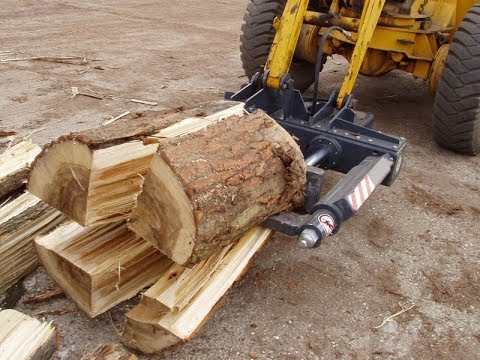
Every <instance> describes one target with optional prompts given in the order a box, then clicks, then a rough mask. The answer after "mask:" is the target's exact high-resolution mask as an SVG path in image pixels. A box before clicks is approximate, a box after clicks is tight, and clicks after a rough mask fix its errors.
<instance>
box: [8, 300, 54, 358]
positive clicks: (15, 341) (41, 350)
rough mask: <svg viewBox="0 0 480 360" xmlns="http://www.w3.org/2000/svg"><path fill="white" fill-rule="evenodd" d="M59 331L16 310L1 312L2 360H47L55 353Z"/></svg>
mask: <svg viewBox="0 0 480 360" xmlns="http://www.w3.org/2000/svg"><path fill="white" fill-rule="evenodd" d="M56 342H57V331H56V329H55V327H54V326H53V325H52V324H51V323H42V322H40V321H38V320H37V319H35V318H32V317H30V316H28V315H25V314H22V313H21V312H18V311H16V310H10V309H8V310H3V311H0V359H19V360H21V359H30V360H44V359H45V360H47V359H50V358H51V357H52V355H53V353H54V352H55V349H56Z"/></svg>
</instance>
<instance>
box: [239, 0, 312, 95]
mask: <svg viewBox="0 0 480 360" xmlns="http://www.w3.org/2000/svg"><path fill="white" fill-rule="evenodd" d="M286 3H287V0H251V2H250V3H249V4H248V7H247V11H246V13H245V16H244V17H243V20H244V23H243V25H242V35H241V36H240V43H241V45H240V52H241V59H242V65H243V69H244V70H245V74H246V75H247V76H248V78H249V79H250V78H251V77H252V76H253V75H255V74H256V73H257V72H259V71H261V70H262V68H263V66H264V65H265V63H266V62H267V58H268V55H269V53H270V49H271V47H272V44H273V39H274V37H275V29H274V28H273V20H274V19H275V18H276V17H278V18H280V17H281V16H282V14H283V10H284V9H285V5H286ZM290 76H291V77H292V79H293V81H294V84H295V88H296V89H298V90H300V91H305V90H307V89H308V88H309V87H310V86H311V85H312V84H313V82H314V80H315V65H314V64H310V63H308V62H306V61H301V60H296V59H293V61H292V65H291V66H290Z"/></svg>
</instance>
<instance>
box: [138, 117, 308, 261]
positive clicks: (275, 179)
mask: <svg viewBox="0 0 480 360" xmlns="http://www.w3.org/2000/svg"><path fill="white" fill-rule="evenodd" d="M181 134H182V136H169V138H164V139H161V138H159V139H158V142H159V149H158V152H157V153H156V154H155V156H154V158H153V161H152V163H151V167H150V170H149V172H148V173H147V175H146V177H145V181H144V185H143V190H142V193H141V194H140V195H139V197H138V201H137V206H136V208H135V209H134V210H133V211H132V214H131V217H130V223H129V226H130V228H131V229H133V230H134V231H135V232H136V233H137V234H139V235H140V236H141V237H142V238H144V239H145V240H148V241H150V242H151V243H152V244H153V245H154V246H155V247H157V248H158V249H160V250H161V251H162V252H163V253H165V254H166V255H167V256H168V257H170V258H171V259H172V260H173V261H175V262H176V263H178V264H181V265H185V266H192V265H194V264H196V263H198V262H199V261H201V260H202V259H205V258H207V257H209V256H211V255H212V254H213V253H214V252H215V251H218V250H219V249H220V248H222V247H224V246H226V245H228V244H230V243H232V242H234V241H235V240H237V239H238V238H239V237H240V236H242V235H243V234H245V233H246V232H247V231H248V230H249V229H251V228H252V227H253V226H255V225H257V224H259V223H261V222H262V221H264V220H265V219H266V218H268V217H269V216H271V215H273V214H275V213H278V212H280V211H283V210H288V209H291V208H294V207H297V206H299V205H301V203H302V202H303V196H304V186H305V181H306V175H305V174H306V169H305V163H304V159H303V156H302V153H301V151H300V149H299V147H298V146H297V144H296V143H295V141H294V140H293V138H292V137H291V136H290V135H289V134H288V133H287V132H286V131H285V130H284V129H283V128H281V127H280V126H279V125H278V124H277V123H276V122H275V121H274V120H273V119H271V118H270V117H269V116H267V115H266V114H265V113H263V112H260V111H259V112H256V113H254V114H251V115H248V116H231V117H227V118H225V119H223V120H221V121H217V122H215V123H213V124H211V125H209V126H208V127H207V128H205V129H203V130H199V131H195V132H193V133H187V134H185V133H181Z"/></svg>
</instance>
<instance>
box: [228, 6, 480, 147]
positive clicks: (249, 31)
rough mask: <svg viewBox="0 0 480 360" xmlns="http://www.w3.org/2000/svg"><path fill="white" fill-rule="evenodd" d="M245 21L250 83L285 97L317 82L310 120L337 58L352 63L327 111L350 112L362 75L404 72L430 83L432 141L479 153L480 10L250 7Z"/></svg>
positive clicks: (245, 55) (245, 57)
mask: <svg viewBox="0 0 480 360" xmlns="http://www.w3.org/2000/svg"><path fill="white" fill-rule="evenodd" d="M244 20H245V23H244V24H243V27H242V35H241V54H242V63H243V67H244V69H245V72H246V74H247V75H248V76H249V77H251V78H253V77H254V76H257V78H255V79H256V81H257V83H261V84H262V85H261V86H259V88H260V87H262V86H263V88H265V89H270V90H272V91H281V90H282V89H287V87H289V86H292V82H291V80H293V86H294V87H295V88H296V89H298V90H300V91H304V90H306V89H307V88H309V87H310V86H311V85H312V84H313V83H315V87H314V97H313V101H312V102H310V104H312V105H311V106H313V110H311V109H308V108H307V111H310V110H311V113H312V114H313V113H315V111H317V110H318V109H317V106H318V105H317V89H318V77H319V72H320V71H321V69H322V67H323V64H324V62H325V60H326V57H327V56H328V55H333V54H340V55H342V56H344V57H345V58H346V59H347V60H348V61H349V62H350V66H349V69H348V73H347V76H346V77H345V79H344V81H343V84H342V85H341V87H340V88H339V90H338V92H336V93H335V94H334V98H331V99H330V101H329V102H327V103H322V104H323V105H322V106H324V107H325V106H326V105H325V104H327V105H328V104H332V100H333V103H334V106H335V107H336V109H337V110H340V109H342V108H343V107H348V106H349V105H348V104H347V102H348V101H349V99H350V97H351V93H352V89H353V86H354V84H355V81H356V80H357V77H358V74H359V73H360V74H363V75H367V76H380V75H383V74H385V73H387V72H389V71H391V70H395V69H398V70H403V71H406V72H409V73H411V74H412V75H413V76H415V77H417V78H421V79H424V80H426V81H428V87H429V89H430V92H431V93H432V94H435V103H434V108H433V125H434V138H435V140H436V141H437V142H438V143H439V144H440V145H441V146H443V147H445V148H448V149H451V150H454V151H456V152H459V153H463V154H470V155H475V154H477V153H478V152H480V114H479V110H480V3H478V4H475V2H473V1H466V0H465V1H464V0H251V3H249V4H248V8H247V11H246V14H245V17H244ZM289 81H290V82H289ZM270 90H269V91H270ZM292 94H293V93H292ZM292 96H296V95H295V94H294V95H292ZM244 97H245V96H244ZM237 98H241V97H238V96H237ZM245 98H246V97H245ZM258 98H259V97H258V96H257V100H256V101H257V102H258V101H259V100H258ZM290 98H291V96H290V95H289V98H288V99H290ZM262 99H263V100H262V101H263V102H265V100H264V99H265V95H262ZM282 101H283V102H284V103H286V101H290V102H291V101H293V100H282ZM305 103H307V101H306V102H305ZM247 106H248V101H247ZM268 106H270V105H268ZM268 106H267V107H268ZM257 107H261V106H257ZM322 109H323V108H322ZM301 111H302V112H303V111H304V110H303V109H302V110H301ZM272 112H273V110H272ZM292 112H298V107H296V108H295V109H293V110H292ZM289 114H290V110H289ZM282 116H283V115H282ZM332 116H333V115H332ZM305 119H307V117H305ZM306 121H307V120H306Z"/></svg>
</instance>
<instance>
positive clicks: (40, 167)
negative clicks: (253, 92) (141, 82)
mask: <svg viewBox="0 0 480 360" xmlns="http://www.w3.org/2000/svg"><path fill="white" fill-rule="evenodd" d="M234 104H238V103H234V102H231V101H217V102H214V103H206V104H202V105H199V106H197V107H196V108H194V109H189V110H184V111H179V110H177V112H166V111H162V112H160V111H159V112H154V111H152V112H147V113H141V114H140V115H138V114H137V115H129V116H127V117H125V118H122V119H121V120H118V121H116V122H115V123H113V124H110V125H106V126H102V127H100V128H97V129H92V130H88V131H84V132H80V133H74V134H70V135H68V136H62V137H60V138H59V139H58V140H56V141H54V142H52V143H51V144H49V145H47V146H46V147H45V148H44V149H43V151H42V153H41V154H40V155H39V156H38V158H37V160H36V161H35V163H34V164H33V165H32V172H31V175H30V180H29V186H28V187H29V190H30V191H31V192H32V193H33V194H35V195H37V196H38V197H40V198H41V199H42V200H44V201H45V202H47V203H48V204H50V205H52V206H53V207H55V208H57V209H58V210H60V211H62V212H63V213H65V214H66V215H68V216H69V217H70V218H72V219H73V220H75V221H77V222H78V223H79V224H81V225H83V226H93V225H99V224H103V223H108V222H112V221H117V220H122V219H126V218H128V216H129V214H130V211H131V209H132V207H133V206H134V205H135V201H136V198H137V196H138V193H139V192H140V190H141V184H142V182H143V175H145V173H146V172H147V170H148V168H149V166H150V162H151V159H152V157H153V155H154V153H155V152H156V150H157V146H158V145H157V144H144V142H143V140H144V138H145V137H146V136H149V135H153V134H155V133H157V132H158V131H160V130H161V129H166V128H169V127H170V126H171V125H172V124H175V123H177V122H179V121H181V120H183V119H185V118H191V117H204V116H206V115H210V114H214V113H215V112H219V111H221V110H224V109H226V108H230V107H232V106H233V105H234ZM236 109H237V112H238V111H240V110H241V111H243V109H240V107H239V106H237V108H236ZM239 109H240V110H239Z"/></svg>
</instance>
